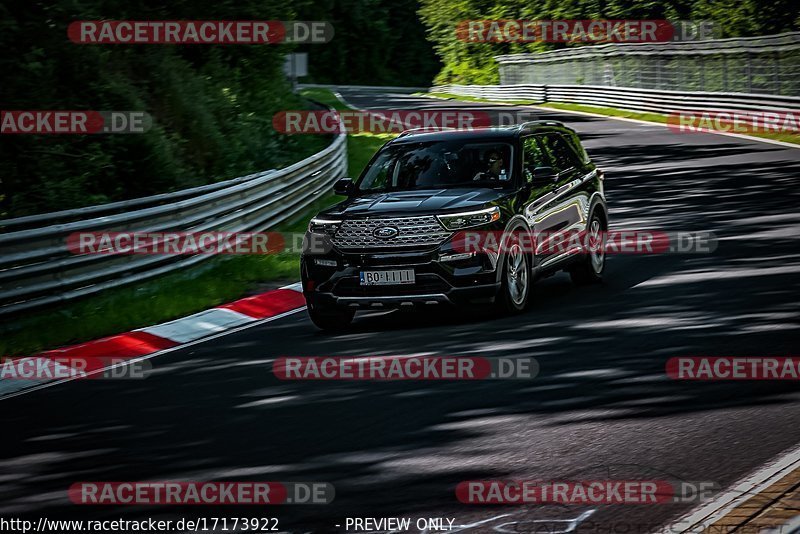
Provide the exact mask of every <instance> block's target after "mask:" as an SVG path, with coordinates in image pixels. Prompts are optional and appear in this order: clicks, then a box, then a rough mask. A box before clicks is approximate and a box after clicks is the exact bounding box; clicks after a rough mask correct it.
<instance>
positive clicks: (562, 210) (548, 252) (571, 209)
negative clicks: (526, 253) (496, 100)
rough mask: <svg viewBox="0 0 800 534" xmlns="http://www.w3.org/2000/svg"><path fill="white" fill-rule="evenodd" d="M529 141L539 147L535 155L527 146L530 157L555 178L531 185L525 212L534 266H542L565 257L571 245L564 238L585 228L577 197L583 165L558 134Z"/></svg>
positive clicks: (539, 136) (580, 203) (582, 211)
mask: <svg viewBox="0 0 800 534" xmlns="http://www.w3.org/2000/svg"><path fill="white" fill-rule="evenodd" d="M531 139H533V140H535V142H536V144H537V145H538V147H539V153H538V154H534V152H533V150H534V146H533V145H530V147H529V148H530V152H529V154H530V156H531V157H532V158H533V157H538V159H539V160H540V161H541V162H542V163H541V164H540V166H545V167H551V168H552V169H553V172H554V174H555V177H554V179H553V180H552V183H549V184H540V183H535V181H534V186H533V187H531V188H530V191H531V197H533V198H531V199H530V202H529V204H528V205H527V206H526V210H525V213H526V217H527V219H528V223H529V224H530V226H531V228H532V229H533V232H534V238H535V243H536V252H537V256H538V257H537V263H538V264H540V265H544V264H547V263H549V262H551V261H555V260H558V259H559V258H560V257H562V256H564V255H565V254H566V253H568V252H569V246H570V242H569V241H565V240H564V237H565V236H567V237H568V236H571V235H573V234H574V232H577V231H580V230H583V229H584V227H585V225H586V220H585V214H584V209H583V207H584V206H583V205H584V202H582V201H581V199H580V198H579V195H578V190H579V187H578V186H579V185H580V184H581V182H582V180H583V168H582V167H583V165H582V162H581V161H580V158H579V156H578V155H577V154H576V153H575V151H574V149H573V148H572V147H571V146H570V144H569V143H568V142H567V140H566V139H565V138H564V137H563V135H562V134H561V133H556V132H548V133H545V134H540V135H534V136H532V138H531ZM526 142H527V139H526ZM523 152H525V151H523ZM527 170H528V169H527V168H526V171H527ZM527 177H528V174H527V173H526V178H527Z"/></svg>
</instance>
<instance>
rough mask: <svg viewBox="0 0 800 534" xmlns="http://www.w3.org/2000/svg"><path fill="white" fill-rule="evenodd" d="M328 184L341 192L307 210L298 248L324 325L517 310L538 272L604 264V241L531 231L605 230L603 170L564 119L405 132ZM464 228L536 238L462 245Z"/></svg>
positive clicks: (591, 274)
mask: <svg viewBox="0 0 800 534" xmlns="http://www.w3.org/2000/svg"><path fill="white" fill-rule="evenodd" d="M334 191H335V192H336V193H337V194H340V195H346V196H347V199H346V200H344V201H343V202H341V203H339V204H337V205H336V206H334V207H332V208H330V209H327V210H325V211H323V212H322V213H320V214H319V215H317V216H316V217H314V218H313V219H312V220H311V222H310V223H309V226H308V233H307V234H306V236H305V247H304V252H303V255H302V258H301V273H302V281H303V293H304V295H305V297H306V301H307V303H308V312H309V314H310V316H311V320H312V321H313V322H314V324H315V325H317V326H318V327H319V328H322V329H329V328H341V327H344V326H346V325H347V324H349V323H350V322H351V321H352V319H353V316H354V315H355V312H356V311H357V310H365V309H372V310H375V309H383V308H413V307H415V306H428V305H432V304H439V303H448V304H455V305H465V304H481V303H483V304H493V305H496V306H498V307H499V308H501V309H502V310H505V311H507V312H518V311H522V310H523V309H525V307H526V305H527V303H528V300H529V295H530V285H531V282H533V281H534V280H535V279H537V278H540V277H542V276H546V275H549V274H553V273H554V272H556V271H558V270H562V269H564V270H568V271H569V273H570V274H571V275H572V279H573V280H574V281H575V282H576V283H580V284H584V283H591V282H596V281H599V280H600V278H601V276H602V274H603V268H604V265H605V256H604V250H603V249H604V247H603V246H600V247H595V248H594V249H593V250H591V251H589V250H585V253H582V254H575V253H574V252H575V251H574V250H573V251H560V250H557V251H554V250H553V249H552V248H548V247H543V246H542V242H543V241H544V240H539V239H538V238H539V237H540V236H545V235H548V236H549V235H557V234H559V233H562V234H563V233H566V232H579V233H581V235H587V236H592V237H593V239H595V241H597V240H598V239H599V240H600V241H601V242H604V241H603V240H604V236H605V230H606V229H607V227H608V210H607V207H606V202H605V197H604V194H603V174H602V172H601V171H600V170H599V169H597V167H596V166H595V165H594V164H593V163H592V161H591V160H590V159H589V156H588V155H587V154H586V151H585V150H584V149H583V147H582V146H581V143H580V141H579V139H578V136H577V134H576V133H575V131H574V130H572V129H570V128H568V127H566V126H564V125H563V124H561V123H559V122H555V121H537V122H528V123H525V124H522V125H517V126H511V127H505V128H487V129H478V130H471V131H466V130H460V131H456V130H452V131H435V132H434V131H429V130H428V131H425V130H422V131H414V130H412V131H408V132H404V133H403V134H401V135H400V136H399V137H397V138H396V139H393V140H392V141H389V142H388V143H386V144H385V145H384V146H383V147H382V148H381V149H380V150H379V151H378V152H377V154H375V156H373V158H372V160H371V161H370V162H369V164H368V165H367V167H366V168H365V169H364V171H363V172H362V173H361V176H360V177H359V178H358V179H357V180H356V181H352V180H350V179H349V178H343V179H341V180H339V181H338V182H336V184H335V186H334ZM465 231H469V232H474V233H478V232H483V233H484V235H488V236H491V235H492V233H496V234H500V235H501V236H506V235H517V236H519V235H525V236H529V237H530V238H531V240H530V241H529V242H532V243H535V245H534V246H532V247H530V246H529V247H526V246H523V245H521V244H520V243H521V240H515V241H513V243H514V244H513V245H511V246H503V247H498V248H497V249H491V248H487V249H486V250H480V251H478V252H476V251H475V250H472V251H466V250H465V248H464V247H463V246H461V244H463V240H462V237H459V235H460V234H463V233H464V232H465ZM460 243H461V244H460Z"/></svg>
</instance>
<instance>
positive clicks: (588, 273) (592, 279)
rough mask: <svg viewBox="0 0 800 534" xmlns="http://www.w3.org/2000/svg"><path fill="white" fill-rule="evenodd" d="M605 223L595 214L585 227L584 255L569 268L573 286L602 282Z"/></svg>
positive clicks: (604, 263) (604, 262) (604, 259)
mask: <svg viewBox="0 0 800 534" xmlns="http://www.w3.org/2000/svg"><path fill="white" fill-rule="evenodd" d="M606 226H607V225H606V222H605V220H603V218H602V217H601V216H600V215H598V214H597V213H596V212H595V213H593V214H592V216H591V218H590V219H589V224H587V225H586V242H585V247H586V254H585V258H582V259H581V260H580V261H579V262H578V263H576V264H575V265H573V266H572V267H570V268H569V276H570V278H572V282H573V283H574V284H575V285H579V286H585V285H590V284H598V283H600V282H602V281H603V271H605V268H606V252H605V244H606V236H605V232H606V230H607V228H606Z"/></svg>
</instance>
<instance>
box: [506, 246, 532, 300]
mask: <svg viewBox="0 0 800 534" xmlns="http://www.w3.org/2000/svg"><path fill="white" fill-rule="evenodd" d="M530 286H531V270H530V265H529V262H528V255H527V254H526V253H525V251H524V250H522V247H521V246H520V245H519V244H518V243H513V244H511V245H510V246H509V247H508V252H507V253H506V257H505V263H504V265H503V276H502V280H501V285H500V295H499V297H498V305H499V307H500V310H501V311H503V312H506V313H519V312H521V311H523V310H524V309H525V308H526V307H527V306H528V297H529V295H530V291H531V289H530Z"/></svg>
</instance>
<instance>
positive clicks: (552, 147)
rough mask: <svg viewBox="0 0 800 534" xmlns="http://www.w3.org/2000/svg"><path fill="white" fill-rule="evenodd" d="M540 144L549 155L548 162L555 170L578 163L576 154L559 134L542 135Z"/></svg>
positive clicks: (564, 169)
mask: <svg viewBox="0 0 800 534" xmlns="http://www.w3.org/2000/svg"><path fill="white" fill-rule="evenodd" d="M542 146H543V147H544V150H545V152H546V153H547V155H548V156H550V162H551V164H552V166H553V169H555V171H556V172H563V171H566V170H568V169H572V168H574V167H577V166H578V165H579V164H580V159H579V158H578V155H577V154H575V150H574V149H573V148H572V147H571V146H570V145H569V143H567V141H566V140H565V139H564V138H563V137H562V136H561V135H559V134H547V135H545V136H543V137H542Z"/></svg>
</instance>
